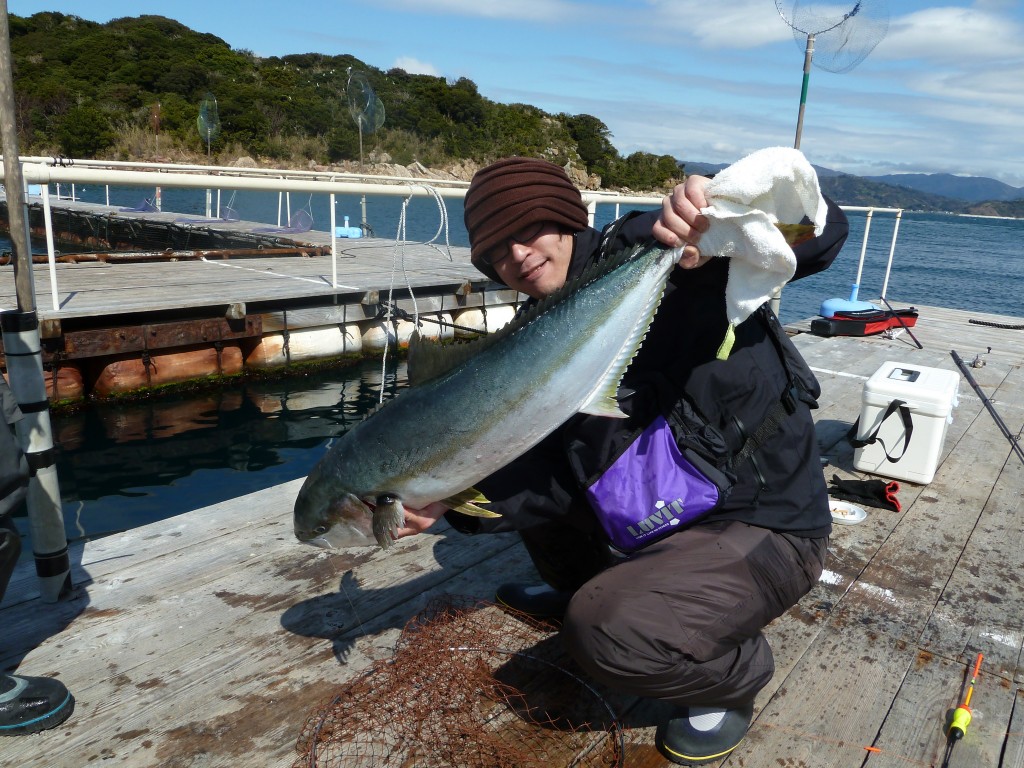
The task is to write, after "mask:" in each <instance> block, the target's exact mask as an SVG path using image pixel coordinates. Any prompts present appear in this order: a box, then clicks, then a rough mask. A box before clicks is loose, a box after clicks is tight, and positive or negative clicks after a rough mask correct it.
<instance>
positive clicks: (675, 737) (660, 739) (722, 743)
mask: <svg viewBox="0 0 1024 768" xmlns="http://www.w3.org/2000/svg"><path fill="white" fill-rule="evenodd" d="M753 716H754V705H753V704H747V705H745V706H742V707H737V708H736V709H726V708H723V707H717V708H716V707H682V708H680V709H678V710H676V712H675V713H674V714H673V716H672V717H671V718H670V719H669V720H667V721H665V722H664V723H662V724H661V725H660V726H658V732H657V733H656V734H655V736H654V743H655V744H657V746H658V749H659V750H660V751H661V754H663V755H664V756H665V757H666V758H668V759H669V760H670V761H671V762H673V763H675V764H676V765H704V764H705V763H710V762H712V761H713V760H720V759H721V758H723V757H725V756H726V755H728V754H729V753H730V752H732V751H733V750H734V749H736V747H737V746H739V743H740V742H741V741H742V740H743V736H744V735H745V734H746V732H747V728H749V727H750V720H751V718H752V717H753Z"/></svg>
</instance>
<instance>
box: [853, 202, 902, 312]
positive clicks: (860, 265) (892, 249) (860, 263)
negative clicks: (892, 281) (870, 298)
mask: <svg viewBox="0 0 1024 768" xmlns="http://www.w3.org/2000/svg"><path fill="white" fill-rule="evenodd" d="M840 208H842V209H843V210H844V211H858V212H863V213H867V216H866V217H865V221H864V236H863V238H861V244H860V258H859V259H858V260H857V278H856V280H855V281H854V283H853V289H852V293H851V295H850V301H856V300H857V292H858V291H859V290H860V279H861V273H862V272H863V271H864V256H865V254H866V253H867V250H868V233H869V232H871V217H872V216H873V215H874V214H876V213H893V214H896V223H895V224H894V225H893V228H892V241H891V242H890V243H889V259H888V260H887V261H886V264H885V279H884V280H883V281H882V293H881V297H882V298H883V299H884V298H885V292H886V290H887V289H888V287H889V273H890V272H891V271H892V259H893V255H894V254H895V253H896V236H897V235H898V234H899V231H900V221H902V220H903V209H902V208H871V207H864V206H859V205H842V206H840Z"/></svg>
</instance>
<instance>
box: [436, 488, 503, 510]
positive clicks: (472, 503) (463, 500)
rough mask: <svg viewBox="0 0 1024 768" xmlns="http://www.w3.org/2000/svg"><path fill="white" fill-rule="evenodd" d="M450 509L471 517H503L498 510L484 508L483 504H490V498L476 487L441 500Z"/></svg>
mask: <svg viewBox="0 0 1024 768" xmlns="http://www.w3.org/2000/svg"><path fill="white" fill-rule="evenodd" d="M441 503H442V504H444V505H445V506H447V507H448V508H449V509H452V510H455V511H456V512H461V513H462V514H464V515H469V516H470V517H501V515H499V514H498V513H497V512H491V511H490V510H489V509H484V508H483V507H481V506H480V505H481V504H490V503H491V502H490V500H489V499H488V498H487V497H486V496H484V495H483V494H482V493H480V491H478V490H477V489H476V488H467V489H466V490H464V491H460V492H459V493H456V494H454V495H452V496H449V497H448V498H447V499H444V500H442V502H441Z"/></svg>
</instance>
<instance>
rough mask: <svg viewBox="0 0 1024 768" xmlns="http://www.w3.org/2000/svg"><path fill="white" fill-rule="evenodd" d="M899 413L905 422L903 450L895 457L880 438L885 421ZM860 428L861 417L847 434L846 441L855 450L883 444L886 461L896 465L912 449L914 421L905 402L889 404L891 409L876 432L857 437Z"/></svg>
mask: <svg viewBox="0 0 1024 768" xmlns="http://www.w3.org/2000/svg"><path fill="white" fill-rule="evenodd" d="M896 412H899V414H900V421H902V422H903V450H902V451H900V455H899V456H896V457H893V456H890V455H889V449H888V448H886V447H885V442H884V441H883V440H882V439H881V438H880V437H879V436H878V433H879V431H880V430H881V429H882V425H883V424H884V423H885V420H886V419H888V418H889V417H890V416H892V415H893V414H894V413H896ZM859 426H860V417H859V416H858V417H857V420H856V421H855V422H853V426H852V427H850V430H849V431H848V432H847V433H846V440H847V442H849V443H850V445H852V446H853V447H854V448H863V447H864V446H866V445H873V444H874V443H876V442H877V443H881V444H882V451H883V453H885V458H886V460H888V461H890V462H892V463H893V464H895V463H896V462H897V461H899V460H900V459H902V458H903V456H904V455H905V454H906V452H907V448H909V447H910V437H911V435H913V434H914V419H913V418H912V417H911V415H910V408H909V407H907V404H906V402H905V401H903V400H893V401H892V402H891V403H889V407H888V408H886V409H885V414H884V415H883V416H882V420H881V421H879V422H878V426H877V427H875V431H874V432H872V433H871V434H870V435H868V436H867V437H863V438H860V437H857V431H858V427H859Z"/></svg>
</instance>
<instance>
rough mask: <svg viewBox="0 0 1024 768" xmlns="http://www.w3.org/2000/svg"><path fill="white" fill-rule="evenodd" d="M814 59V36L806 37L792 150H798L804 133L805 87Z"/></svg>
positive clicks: (809, 77) (808, 81) (809, 78)
mask: <svg viewBox="0 0 1024 768" xmlns="http://www.w3.org/2000/svg"><path fill="white" fill-rule="evenodd" d="M813 58H814V34H813V33H812V34H809V35H807V48H806V50H805V51H804V81H803V86H802V87H801V88H800V111H799V112H798V113H797V118H796V139H795V140H794V141H793V149H800V137H801V136H802V135H803V132H804V110H805V108H806V107H807V86H808V84H809V83H810V80H811V59H813Z"/></svg>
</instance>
